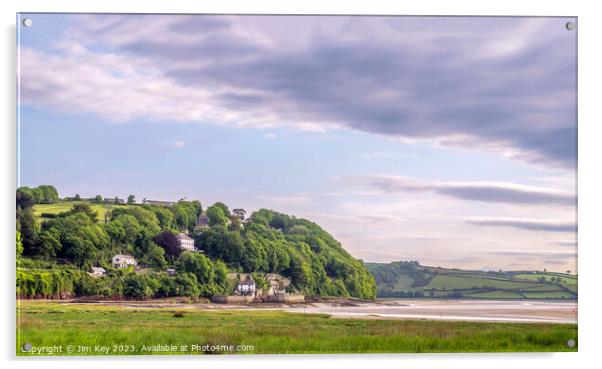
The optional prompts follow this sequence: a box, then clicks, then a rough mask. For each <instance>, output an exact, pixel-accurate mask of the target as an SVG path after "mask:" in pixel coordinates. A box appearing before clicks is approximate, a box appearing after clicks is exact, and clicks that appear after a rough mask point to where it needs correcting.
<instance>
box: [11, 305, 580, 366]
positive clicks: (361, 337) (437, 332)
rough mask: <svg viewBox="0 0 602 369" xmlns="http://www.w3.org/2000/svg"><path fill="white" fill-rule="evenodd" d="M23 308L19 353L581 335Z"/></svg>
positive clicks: (503, 343)
mask: <svg viewBox="0 0 602 369" xmlns="http://www.w3.org/2000/svg"><path fill="white" fill-rule="evenodd" d="M19 306H20V314H18V318H19V319H18V322H17V329H18V332H17V333H18V334H17V354H18V355H29V354H27V353H22V352H21V350H20V347H21V345H23V344H24V343H26V342H29V343H31V344H32V345H33V346H36V347H41V346H53V345H61V346H67V345H85V346H91V347H94V346H113V345H133V346H135V347H137V348H140V347H141V346H142V345H147V346H149V345H165V344H170V345H178V346H180V345H191V344H198V345H233V346H237V345H253V347H254V349H253V350H252V351H246V352H245V353H257V354H286V353H295V354H300V353H401V352H504V351H505V352H511V351H576V350H577V349H576V348H569V347H567V345H566V342H567V341H568V340H569V339H571V338H572V339H575V340H576V338H577V325H576V324H540V323H537V324H536V323H533V324H526V323H484V322H444V321H428V320H424V321H416V320H376V319H336V318H330V317H329V316H328V315H325V314H307V315H306V314H297V313H286V312H281V311H267V310H263V311H257V310H255V311H252V310H248V311H240V310H215V311H201V310H198V311H196V310H194V309H190V310H187V311H186V313H185V314H184V313H183V312H182V311H181V310H175V309H169V308H153V309H149V308H128V307H123V306H102V305H88V304H61V303H55V302H38V301H22V302H21V303H20V304H19ZM180 314H181V316H180ZM175 317H178V318H177V319H175ZM112 354H132V352H114V353H112ZM133 354H148V352H146V353H142V352H139V351H137V352H134V353H133ZM78 355H81V353H79V354H78ZM84 355H98V353H94V352H90V353H84Z"/></svg>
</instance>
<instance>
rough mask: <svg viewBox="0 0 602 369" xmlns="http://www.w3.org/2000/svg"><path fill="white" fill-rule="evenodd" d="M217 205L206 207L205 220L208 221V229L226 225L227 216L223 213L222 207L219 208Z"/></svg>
mask: <svg viewBox="0 0 602 369" xmlns="http://www.w3.org/2000/svg"><path fill="white" fill-rule="evenodd" d="M218 204H219V203H216V204H214V205H212V206H210V207H208V208H207V211H206V212H205V214H206V215H207V218H208V219H209V226H210V227H214V226H226V225H227V224H228V215H226V213H225V212H224V209H223V207H221V206H219V205H218Z"/></svg>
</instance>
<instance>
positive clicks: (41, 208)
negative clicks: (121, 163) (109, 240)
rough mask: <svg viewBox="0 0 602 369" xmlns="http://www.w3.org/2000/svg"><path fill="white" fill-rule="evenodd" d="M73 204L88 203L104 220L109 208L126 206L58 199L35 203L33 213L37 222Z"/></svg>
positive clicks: (68, 208) (65, 209) (67, 208)
mask: <svg viewBox="0 0 602 369" xmlns="http://www.w3.org/2000/svg"><path fill="white" fill-rule="evenodd" d="M75 204H88V205H90V207H91V208H92V210H93V211H95V212H97V213H98V219H100V220H101V221H104V219H105V216H106V214H107V212H108V211H109V210H111V209H112V208H114V207H120V208H123V207H126V206H127V205H116V204H107V203H103V204H97V203H93V202H89V201H59V202H56V203H53V204H36V205H35V206H34V207H33V214H34V216H35V217H36V219H38V221H39V222H43V221H44V220H47V219H50V217H52V216H54V215H56V214H59V213H64V212H66V211H69V210H70V209H71V208H72V207H73V205H75Z"/></svg>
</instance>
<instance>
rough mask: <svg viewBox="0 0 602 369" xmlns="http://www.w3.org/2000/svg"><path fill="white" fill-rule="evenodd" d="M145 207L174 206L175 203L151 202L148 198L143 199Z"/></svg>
mask: <svg viewBox="0 0 602 369" xmlns="http://www.w3.org/2000/svg"><path fill="white" fill-rule="evenodd" d="M142 204H143V205H156V206H166V207H169V206H173V205H174V204H175V202H173V201H161V200H149V199H147V198H146V197H145V198H144V199H142Z"/></svg>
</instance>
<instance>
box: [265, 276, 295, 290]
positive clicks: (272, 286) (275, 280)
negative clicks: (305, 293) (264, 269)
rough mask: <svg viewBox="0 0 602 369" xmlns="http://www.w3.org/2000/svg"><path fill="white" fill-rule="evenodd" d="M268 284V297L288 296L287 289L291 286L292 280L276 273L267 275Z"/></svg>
mask: <svg viewBox="0 0 602 369" xmlns="http://www.w3.org/2000/svg"><path fill="white" fill-rule="evenodd" d="M265 280H266V282H267V283H266V284H267V287H268V290H267V295H268V296H274V295H284V294H286V287H288V286H289V285H290V284H291V280H290V279H288V278H285V277H283V276H281V275H280V274H276V273H267V274H266V275H265Z"/></svg>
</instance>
